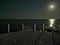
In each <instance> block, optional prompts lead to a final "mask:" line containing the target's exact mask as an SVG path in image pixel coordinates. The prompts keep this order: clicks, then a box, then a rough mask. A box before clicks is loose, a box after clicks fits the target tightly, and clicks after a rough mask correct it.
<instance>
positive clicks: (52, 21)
mask: <svg viewBox="0 0 60 45" xmlns="http://www.w3.org/2000/svg"><path fill="white" fill-rule="evenodd" d="M49 21H50V25H49V26H50V27H53V24H54V22H55V19H49Z"/></svg>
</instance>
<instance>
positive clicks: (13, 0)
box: [0, 0, 60, 19]
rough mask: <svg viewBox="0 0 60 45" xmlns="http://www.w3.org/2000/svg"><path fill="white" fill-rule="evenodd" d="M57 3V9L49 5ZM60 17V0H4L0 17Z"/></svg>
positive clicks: (0, 6) (0, 8)
mask: <svg viewBox="0 0 60 45" xmlns="http://www.w3.org/2000/svg"><path fill="white" fill-rule="evenodd" d="M51 3H55V4H56V6H55V9H54V10H52V11H51V10H49V9H48V5H49V4H51ZM48 18H56V19H60V0H2V1H1V3H0V19H48Z"/></svg>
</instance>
